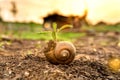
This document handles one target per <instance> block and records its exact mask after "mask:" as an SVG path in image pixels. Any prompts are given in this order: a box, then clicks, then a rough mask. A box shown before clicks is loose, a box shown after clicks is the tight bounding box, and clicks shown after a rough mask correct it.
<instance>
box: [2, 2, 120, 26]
mask: <svg viewBox="0 0 120 80" xmlns="http://www.w3.org/2000/svg"><path fill="white" fill-rule="evenodd" d="M10 1H15V3H16V7H17V14H16V15H15V16H14V15H13V14H12V13H11V10H12V7H13V6H12V5H11V3H10ZM0 10H1V11H0V16H1V18H2V19H3V20H4V21H12V22H14V21H18V22H30V21H33V22H37V23H42V22H43V17H45V16H47V15H49V14H53V13H55V12H56V13H58V14H60V15H63V16H70V15H74V16H76V15H77V16H83V15H84V13H85V11H86V10H87V12H88V13H87V16H86V20H87V21H88V22H89V23H90V24H93V25H95V24H97V23H99V22H106V23H107V24H116V23H119V22H120V0H24V1H23V0H0Z"/></svg>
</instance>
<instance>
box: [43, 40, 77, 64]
mask: <svg viewBox="0 0 120 80" xmlns="http://www.w3.org/2000/svg"><path fill="white" fill-rule="evenodd" d="M75 53H76V48H75V47H74V45H73V44H72V43H70V42H67V41H61V42H57V43H56V47H55V48H54V49H53V50H51V51H49V52H48V53H45V55H46V58H47V60H48V61H49V62H51V63H53V64H69V63H71V62H72V61H73V60H74V57H75Z"/></svg>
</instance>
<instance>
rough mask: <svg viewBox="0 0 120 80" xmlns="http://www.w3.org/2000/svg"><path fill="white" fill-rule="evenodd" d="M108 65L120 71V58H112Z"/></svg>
mask: <svg viewBox="0 0 120 80" xmlns="http://www.w3.org/2000/svg"><path fill="white" fill-rule="evenodd" d="M108 65H109V67H110V68H111V69H112V70H113V71H120V58H112V59H110V60H109V61H108Z"/></svg>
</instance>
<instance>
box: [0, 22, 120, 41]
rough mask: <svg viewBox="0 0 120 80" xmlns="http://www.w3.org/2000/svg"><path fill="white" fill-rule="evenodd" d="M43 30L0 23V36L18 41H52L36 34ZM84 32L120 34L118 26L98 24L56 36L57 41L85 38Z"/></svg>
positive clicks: (24, 24)
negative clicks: (8, 36) (6, 36)
mask: <svg viewBox="0 0 120 80" xmlns="http://www.w3.org/2000/svg"><path fill="white" fill-rule="evenodd" d="M42 30H43V27H42V25H40V24H35V23H9V22H0V35H2V34H5V35H10V36H12V37H14V38H20V39H34V40H35V39H42V40H50V39H52V37H51V34H38V33H39V32H40V31H42ZM86 31H93V32H107V31H115V32H120V24H116V25H105V24H98V25H95V26H90V25H84V26H82V27H81V32H79V33H77V32H76V33H75V32H61V33H59V34H58V36H59V37H58V39H59V40H74V39H76V38H80V37H83V36H86Z"/></svg>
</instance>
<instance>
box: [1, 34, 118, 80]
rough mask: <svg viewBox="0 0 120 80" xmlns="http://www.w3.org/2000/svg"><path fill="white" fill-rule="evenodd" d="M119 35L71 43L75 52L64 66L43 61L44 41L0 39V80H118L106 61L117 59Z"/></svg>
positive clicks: (89, 36)
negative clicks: (72, 59)
mask: <svg viewBox="0 0 120 80" xmlns="http://www.w3.org/2000/svg"><path fill="white" fill-rule="evenodd" d="M119 37H120V33H116V32H107V33H95V34H93V33H92V34H88V35H87V36H84V37H80V38H78V39H76V40H74V41H73V43H74V45H75V47H76V49H77V53H76V57H75V59H74V61H73V62H72V63H70V64H68V65H61V64H59V65H54V64H51V63H49V62H48V61H47V60H46V57H45V55H44V53H43V48H44V46H45V45H46V41H44V40H23V39H22V40H16V39H12V40H11V39H5V38H1V40H0V42H1V44H0V80H120V72H119V71H113V70H112V69H111V68H110V67H109V65H108V61H109V59H110V58H112V57H120V53H119V52H120V42H119V41H120V40H119Z"/></svg>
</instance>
